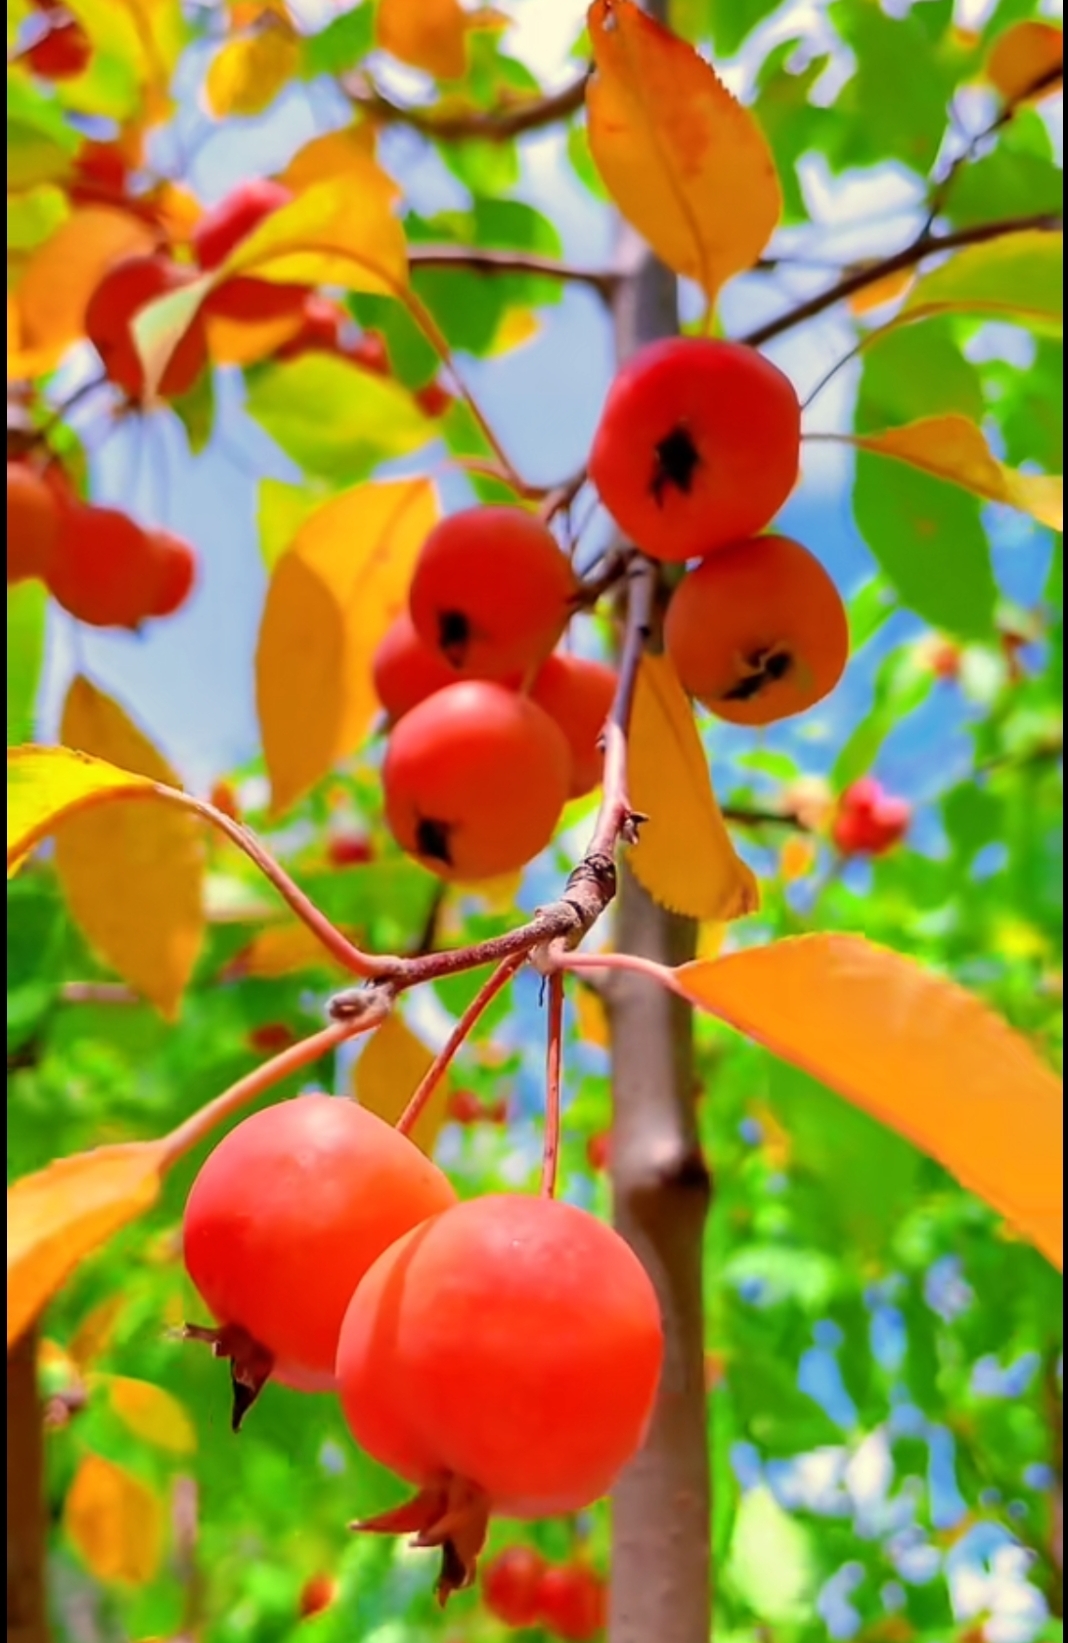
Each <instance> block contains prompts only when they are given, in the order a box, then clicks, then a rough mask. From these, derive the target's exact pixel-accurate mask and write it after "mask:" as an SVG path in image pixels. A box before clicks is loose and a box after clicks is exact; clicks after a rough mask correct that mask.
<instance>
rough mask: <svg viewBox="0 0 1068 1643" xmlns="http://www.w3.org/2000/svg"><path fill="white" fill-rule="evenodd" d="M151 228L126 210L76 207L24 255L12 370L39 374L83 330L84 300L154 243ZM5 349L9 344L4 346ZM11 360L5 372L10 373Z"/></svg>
mask: <svg viewBox="0 0 1068 1643" xmlns="http://www.w3.org/2000/svg"><path fill="white" fill-rule="evenodd" d="M156 240H157V236H156V232H155V230H154V229H152V228H150V227H149V226H148V225H147V224H146V223H144V222H142V221H141V220H140V218H138V217H133V216H131V215H130V214H129V213H128V212H126V211H109V210H107V209H105V208H104V207H96V206H93V207H91V208H87V209H86V210H84V211H75V212H74V213H73V215H72V216H70V217H68V218H67V219H66V221H65V222H62V223H60V225H59V227H58V228H57V229H56V232H55V233H54V234H53V235H52V237H51V238H50V239H48V240H46V241H45V243H44V244H43V245H40V246H38V247H37V249H36V250H35V251H34V252H33V253H32V254H31V256H30V257H29V258H28V259H27V262H26V265H25V268H24V270H23V273H22V277H21V279H20V280H19V282H18V286H17V289H16V291H15V301H16V303H17V307H18V344H19V346H18V358H17V360H16V361H15V362H14V370H15V371H16V372H21V373H22V374H24V375H26V376H38V375H42V374H43V373H45V372H47V371H50V370H52V369H53V368H54V366H55V365H57V364H58V363H59V361H60V360H61V359H62V357H63V355H64V354H65V353H66V351H67V349H68V348H70V347H72V346H73V344H74V343H76V342H79V341H80V340H81V338H82V337H83V336H84V334H85V310H86V308H87V306H88V303H89V298H90V297H91V296H92V294H93V292H94V291H95V290H96V288H97V286H98V285H99V284H100V281H101V279H102V278H103V277H104V275H105V274H106V273H107V271H108V269H109V268H111V267H113V266H114V265H115V263H117V262H121V261H122V260H123V259H124V258H126V257H138V256H143V255H144V254H145V253H146V252H149V251H152V250H154V249H155V247H156ZM9 348H10V344H9ZM12 369H13V366H12V363H11V362H9V365H8V371H9V373H11V371H12Z"/></svg>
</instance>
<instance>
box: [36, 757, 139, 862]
mask: <svg viewBox="0 0 1068 1643" xmlns="http://www.w3.org/2000/svg"><path fill="white" fill-rule="evenodd" d="M151 785H152V784H151V782H149V781H147V780H146V779H145V778H144V777H143V776H139V775H135V774H133V773H132V772H131V771H129V770H119V769H117V768H116V767H115V766H114V765H111V764H108V763H107V762H106V761H105V760H103V759H90V758H87V757H86V756H85V754H84V753H77V752H74V751H73V750H72V749H70V748H65V747H9V748H8V750H7V872H8V877H9V878H10V877H11V875H12V873H15V872H17V871H18V869H19V867H20V866H21V865H22V862H23V861H24V859H25V857H26V854H27V852H28V851H29V850H32V849H33V848H34V846H35V845H37V844H39V843H40V841H41V839H42V838H44V837H45V836H46V835H47V834H48V833H50V832H51V831H52V830H53V828H54V827H56V826H58V824H59V822H60V821H61V820H63V819H64V818H65V817H67V816H68V815H71V814H73V813H74V812H75V811H77V810H80V809H82V808H83V807H85V806H86V805H91V804H97V803H101V802H103V801H104V800H111V799H114V797H115V795H116V794H117V793H130V792H139V791H144V790H145V789H146V788H149V787H151Z"/></svg>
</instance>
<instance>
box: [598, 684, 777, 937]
mask: <svg viewBox="0 0 1068 1643" xmlns="http://www.w3.org/2000/svg"><path fill="white" fill-rule="evenodd" d="M627 785H628V789H629V793H630V802H631V804H632V805H633V807H634V809H635V810H638V811H641V812H643V813H644V814H645V815H647V816H648V817H649V820H648V821H646V822H643V823H642V825H641V831H640V833H639V836H638V843H637V844H636V845H634V846H633V848H632V849H631V850H630V851H629V852H628V855H627V862H628V864H629V866H630V868H631V870H632V872H633V873H634V876H635V878H636V879H637V880H638V882H639V884H641V885H643V886H644V888H645V889H646V890H647V891H648V892H649V894H650V895H651V896H652V897H653V900H654V901H658V902H659V903H660V905H661V906H662V907H668V908H670V909H671V910H672V912H676V913H685V914H687V915H688V916H689V917H691V918H697V919H716V920H727V919H735V918H742V917H744V916H745V914H746V913H752V912H755V910H756V908H757V906H758V905H759V901H760V893H759V891H758V889H757V882H756V879H755V878H754V877H753V874H752V872H751V871H750V869H749V868H748V867H747V866H746V865H745V863H744V862H743V861H741V860H740V859H739V857H738V856H737V855H736V853H735V850H734V846H733V845H732V843H731V841H730V836H729V835H728V833H727V829H726V827H725V826H724V823H723V817H722V816H721V815H720V811H719V806H718V805H717V803H716V798H715V794H714V793H713V791H712V782H711V780H710V778H709V773H708V760H707V759H706V757H705V751H704V748H703V747H702V746H701V738H700V737H699V736H698V734H697V726H696V724H695V723H694V717H693V709H692V707H691V706H690V703H689V700H688V698H687V696H686V693H685V691H684V690H683V688H682V686H681V685H680V684H679V680H678V675H677V674H676V672H675V669H674V667H673V666H672V663H671V661H670V659H669V658H668V657H667V656H643V657H642V661H641V666H640V668H639V670H638V682H637V688H636V689H635V692H634V706H633V709H632V711H631V720H630V736H629V745H628V753H627Z"/></svg>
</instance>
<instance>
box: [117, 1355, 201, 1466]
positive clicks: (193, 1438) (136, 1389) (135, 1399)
mask: <svg viewBox="0 0 1068 1643" xmlns="http://www.w3.org/2000/svg"><path fill="white" fill-rule="evenodd" d="M99 1378H100V1380H102V1381H103V1382H104V1384H105V1386H106V1387H107V1394H108V1401H109V1403H110V1404H111V1407H112V1409H113V1410H114V1411H115V1413H116V1415H118V1417H119V1419H120V1420H121V1421H122V1423H123V1425H124V1426H127V1427H129V1429H130V1431H131V1432H133V1433H134V1434H135V1435H136V1436H137V1437H139V1438H144V1440H145V1442H146V1443H151V1444H154V1445H155V1446H156V1448H157V1449H165V1450H167V1451H168V1453H170V1454H172V1455H189V1454H192V1452H193V1450H194V1449H195V1448H196V1446H197V1435H196V1429H195V1428H194V1426H193V1423H192V1421H191V1420H190V1418H189V1416H188V1415H187V1414H186V1411H185V1410H184V1409H183V1408H182V1405H181V1404H180V1403H179V1402H178V1399H177V1398H175V1397H172V1395H171V1394H170V1393H169V1392H165V1391H164V1389H163V1387H162V1386H153V1385H152V1383H151V1381H137V1380H132V1379H130V1377H129V1376H126V1375H102V1376H100V1377H99Z"/></svg>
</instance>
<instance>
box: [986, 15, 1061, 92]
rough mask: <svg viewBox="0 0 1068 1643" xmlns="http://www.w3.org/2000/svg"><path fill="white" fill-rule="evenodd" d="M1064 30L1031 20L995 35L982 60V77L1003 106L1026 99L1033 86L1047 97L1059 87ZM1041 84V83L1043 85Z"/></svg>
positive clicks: (1053, 25) (1015, 24)
mask: <svg viewBox="0 0 1068 1643" xmlns="http://www.w3.org/2000/svg"><path fill="white" fill-rule="evenodd" d="M1063 70H1064V30H1063V28H1059V27H1058V26H1057V25H1056V24H1054V23H1044V22H1041V21H1040V20H1039V19H1037V18H1035V19H1032V20H1030V21H1028V22H1023V23H1013V24H1012V25H1011V26H1010V27H1009V28H1007V29H1005V30H1004V32H1003V33H1001V34H999V35H998V37H997V39H996V40H995V41H994V43H993V45H992V46H991V48H990V52H989V55H988V56H987V59H986V77H987V79H988V80H989V81H990V83H991V85H992V86H994V87H996V89H997V90H998V91H1000V93H1001V95H1002V96H1003V97H1004V99H1005V101H1006V102H1007V103H1010V104H1012V103H1018V102H1020V101H1022V100H1025V99H1026V98H1027V93H1028V92H1029V91H1030V90H1031V88H1032V87H1033V86H1036V85H1041V86H1042V90H1041V91H1040V92H1039V93H1038V95H1039V96H1045V97H1048V96H1050V94H1051V93H1052V92H1054V91H1056V90H1057V89H1058V88H1059V86H1060V85H1061V83H1062V77H1063ZM1043 82H1045V83H1043Z"/></svg>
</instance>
